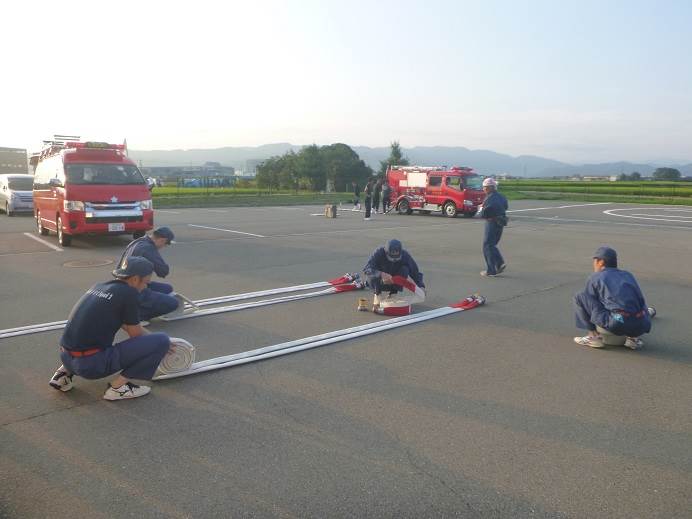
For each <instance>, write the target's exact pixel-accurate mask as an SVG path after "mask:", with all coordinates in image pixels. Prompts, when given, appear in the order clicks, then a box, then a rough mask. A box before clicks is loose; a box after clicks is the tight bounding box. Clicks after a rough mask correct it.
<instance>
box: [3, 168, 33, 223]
mask: <svg viewBox="0 0 692 519" xmlns="http://www.w3.org/2000/svg"><path fill="white" fill-rule="evenodd" d="M33 189H34V176H33V175H19V174H14V173H10V174H7V175H0V210H2V211H5V214H7V216H14V213H16V212H18V211H30V212H33V210H34V191H33Z"/></svg>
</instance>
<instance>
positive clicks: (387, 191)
mask: <svg viewBox="0 0 692 519" xmlns="http://www.w3.org/2000/svg"><path fill="white" fill-rule="evenodd" d="M391 196H392V188H391V187H389V184H388V183H387V181H386V180H385V181H384V184H382V212H383V213H387V212H388V211H389V204H390V201H389V199H390V197H391Z"/></svg>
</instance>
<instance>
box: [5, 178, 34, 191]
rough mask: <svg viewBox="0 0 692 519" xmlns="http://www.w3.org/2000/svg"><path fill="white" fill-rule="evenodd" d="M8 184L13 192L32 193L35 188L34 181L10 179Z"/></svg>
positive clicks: (29, 179) (30, 179)
mask: <svg viewBox="0 0 692 519" xmlns="http://www.w3.org/2000/svg"><path fill="white" fill-rule="evenodd" d="M8 184H9V187H10V189H11V190H12V191H31V190H32V189H33V188H34V179H33V178H12V177H10V178H9V182H8Z"/></svg>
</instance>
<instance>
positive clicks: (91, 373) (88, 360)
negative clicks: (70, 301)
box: [60, 279, 170, 380]
mask: <svg viewBox="0 0 692 519" xmlns="http://www.w3.org/2000/svg"><path fill="white" fill-rule="evenodd" d="M138 307H139V302H138V292H137V290H136V289H135V288H132V287H131V286H129V285H128V284H127V283H125V282H124V281H121V280H118V279H116V280H113V281H107V282H105V283H98V284H96V285H94V286H93V287H91V288H90V289H89V290H87V292H86V294H84V295H83V296H82V297H81V299H80V300H79V301H78V302H77V304H76V305H75V307H74V308H73V309H72V312H71V313H70V317H69V319H68V321H67V326H66V327H65V332H64V333H63V336H62V339H61V340H60V360H61V361H62V363H63V365H64V366H65V367H66V368H67V369H68V370H69V371H70V372H71V373H74V374H75V375H79V376H80V377H83V378H86V379H97V378H103V377H107V376H109V375H112V374H114V373H117V372H118V371H121V370H122V376H123V377H125V378H128V379H129V378H134V379H140V380H150V379H151V378H152V377H153V376H154V372H155V371H156V368H157V367H158V365H159V364H160V363H161V360H162V359H163V357H164V356H165V355H166V353H167V352H168V349H169V346H170V339H169V337H168V335H166V334H165V333H150V334H147V335H140V336H138V337H134V338H130V339H127V340H124V341H122V342H119V343H117V344H113V341H114V339H115V334H116V333H117V332H118V330H119V329H120V328H121V327H122V326H123V325H131V326H135V325H138V324H139V322H140V317H139V310H138Z"/></svg>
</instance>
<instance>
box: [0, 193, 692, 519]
mask: <svg viewBox="0 0 692 519" xmlns="http://www.w3.org/2000/svg"><path fill="white" fill-rule="evenodd" d="M511 209H512V211H513V212H512V213H511V222H510V225H509V227H507V228H506V230H505V235H504V236H503V239H502V242H501V243H500V248H501V250H502V252H503V254H504V256H505V259H506V260H507V263H508V269H507V271H506V273H505V274H504V275H502V276H501V277H498V278H494V279H487V278H481V277H480V276H479V271H480V270H481V269H482V268H483V262H482V255H481V239H482V228H483V222H482V221H480V220H477V219H473V220H470V219H465V218H457V219H447V218H444V217H442V216H434V215H433V216H421V215H411V216H401V215H395V214H392V215H376V216H375V217H374V218H373V220H371V221H369V222H366V221H363V219H362V214H361V213H354V212H350V211H341V213H340V216H339V217H338V218H337V219H326V218H324V217H321V216H313V214H315V213H320V212H321V208H319V207H314V206H312V207H310V206H306V207H277V208H228V209H223V208H215V209H175V210H160V211H158V212H157V216H156V217H157V224H159V225H162V224H166V225H169V226H171V227H172V228H173V229H174V231H175V233H176V237H177V241H178V243H177V244H176V245H174V246H172V247H170V248H167V249H166V250H165V251H164V256H165V257H166V259H167V260H168V261H169V263H170V264H171V265H172V275H171V277H170V278H169V279H170V281H171V282H172V283H173V284H174V285H175V287H176V290H178V291H180V292H182V293H184V294H185V295H187V296H188V297H191V298H194V299H199V298H204V297H212V296H220V295H226V294H234V293H239V292H247V291H253V290H260V289H265V288H276V287H281V286H287V285H295V284H300V283H309V282H314V281H321V280H326V279H329V278H333V277H337V276H339V275H341V274H343V273H344V272H347V271H358V270H360V269H361V268H362V266H363V265H364V264H365V262H366V260H367V258H368V255H369V253H370V252H371V251H372V250H373V249H374V248H375V247H376V246H378V245H380V244H383V243H384V242H385V241H386V240H387V239H390V238H399V239H401V240H402V241H403V243H404V246H405V248H407V249H408V250H409V251H410V252H411V253H412V254H413V256H414V257H415V258H416V260H417V261H418V263H419V265H420V267H421V270H422V271H423V272H424V273H425V281H426V284H427V287H428V300H427V301H426V302H425V303H424V304H422V305H420V307H419V308H418V311H422V310H426V309H431V308H436V307H440V306H445V305H447V304H450V303H453V302H455V301H457V300H459V299H462V298H463V297H465V296H467V295H469V294H472V293H474V292H480V293H481V294H483V295H484V296H486V297H487V299H488V303H487V305H486V306H484V307H481V308H479V309H476V310H473V311H470V312H463V313H461V314H455V315H452V316H447V317H443V318H440V319H436V320H433V321H429V322H426V323H422V324H417V325H412V326H410V327H405V328H400V329H397V330H392V331H389V332H386V333H381V334H377V335H372V336H368V337H363V338H360V339H355V340H352V341H348V342H343V343H338V344H335V345H331V346H326V347H323V348H317V349H313V350H310V351H305V352H301V353H296V354H292V355H287V356H284V357H279V358H275V359H271V360H267V361H263V362H258V363H254V364H248V365H244V366H240V367H234V368H230V369H225V370H220V371H215V372H212V373H207V374H202V375H197V376H192V377H187V378H181V379H176V380H171V381H165V382H158V383H154V384H153V391H152V393H151V395H149V396H147V397H145V398H141V399H138V400H133V401H126V402H115V403H111V402H106V401H103V400H102V399H101V396H102V394H103V391H104V389H105V386H106V381H105V380H101V381H87V380H83V379H76V387H75V389H74V390H72V391H71V392H69V393H65V394H62V393H59V392H57V391H54V390H52V389H51V388H50V387H49V386H48V384H47V382H48V379H49V378H50V376H51V375H52V374H53V371H54V370H55V368H56V367H57V365H58V363H59V362H58V355H57V344H58V340H59V337H60V332H49V333H43V334H40V335H32V336H24V337H15V338H11V339H5V340H0V351H1V352H2V362H0V380H1V381H2V382H1V384H2V385H1V386H0V516H1V517H18V518H24V517H49V516H50V517H53V516H56V515H57V514H59V515H65V514H69V515H81V516H83V517H90V518H91V517H95V518H98V517H416V518H420V517H452V516H453V517H584V518H595V517H608V518H617V517H622V518H633V517H646V518H653V517H665V518H671V517H690V510H691V509H692V497H691V496H692V416H691V413H690V410H691V409H692V377H691V376H690V375H692V369H691V367H692V345H691V344H690V339H689V338H690V336H692V319H690V317H689V314H690V309H691V308H692V304H691V303H690V288H691V285H692V283H691V280H692V261H690V258H692V254H691V253H692V212H690V211H691V210H690V208H683V207H675V206H667V207H663V208H656V207H651V206H636V205H632V204H622V205H620V204H580V203H577V202H575V203H569V202H565V201H560V202H546V201H517V202H514V203H512V204H511ZM25 233H28V235H27V234H25ZM241 233H245V234H241ZM30 236H34V237H38V235H37V234H36V232H35V230H34V223H33V219H32V218H31V217H30V216H19V217H16V218H7V217H5V216H4V215H3V216H1V217H0V302H1V308H2V310H1V311H0V328H10V327H15V326H20V325H25V324H32V323H39V322H47V321H55V320H61V319H64V318H66V316H67V314H68V313H69V310H70V308H71V307H72V305H73V304H74V302H75V301H76V300H77V299H78V298H79V297H80V296H81V295H82V293H83V292H84V291H85V290H86V289H87V288H88V287H89V286H90V285H91V284H92V283H95V282H99V281H103V280H106V279H109V277H110V274H109V273H110V270H111V269H112V268H113V265H112V264H110V265H104V263H107V262H109V261H114V260H116V259H117V257H118V256H119V254H120V251H121V250H122V248H123V247H124V246H125V245H126V244H127V242H128V238H127V237H125V236H119V237H98V238H93V239H87V240H83V239H76V240H75V241H74V242H73V246H72V247H69V248H65V249H64V250H59V249H60V248H59V247H57V240H56V238H55V236H54V235H53V234H51V235H50V236H48V237H41V238H42V239H43V240H44V241H43V242H39V241H37V240H35V239H33V238H31V237H30ZM603 244H609V245H611V246H613V247H615V248H616V249H617V250H618V253H619V255H620V266H621V267H622V268H624V269H627V270H630V271H632V272H633V273H634V274H635V275H636V276H637V278H638V280H639V281H640V284H641V286H642V288H643V290H644V293H645V295H646V297H647V300H648V302H649V304H652V305H654V306H656V308H657V310H658V316H657V318H656V320H655V321H654V329H653V333H652V334H650V335H648V336H645V338H644V339H645V342H646V346H645V349H643V350H641V351H636V352H635V351H630V350H628V349H625V348H615V347H611V348H607V349H604V350H593V349H590V348H587V347H582V346H578V345H576V344H574V342H573V341H572V337H573V336H574V335H576V334H577V330H576V329H575V328H574V321H573V313H572V307H571V304H572V303H571V301H572V295H573V293H574V292H576V291H578V290H581V289H582V288H583V285H584V281H585V279H586V277H587V276H588V274H589V272H590V269H591V254H592V253H593V251H594V250H595V249H596V248H597V247H598V246H600V245H603ZM55 249H58V250H55ZM75 261H76V262H79V263H78V264H81V265H91V264H93V265H98V264H100V266H93V267H89V266H87V267H81V268H74V267H69V266H66V264H67V265H73V264H71V263H70V262H75ZM362 295H363V294H362V293H359V292H352V293H344V294H337V295H330V296H326V297H320V298H315V299H310V300H306V301H298V302H291V303H285V304H279V305H275V306H271V307H264V308H259V309H252V310H246V311H241V312H235V313H231V314H223V315H217V316H213V317H203V318H199V319H191V320H186V321H181V322H171V323H159V324H152V327H151V328H152V329H154V330H163V331H166V332H168V333H169V334H170V335H171V336H178V337H184V338H186V339H188V340H189V341H191V342H192V343H193V344H195V345H196V346H197V349H198V359H205V358H210V357H216V356H219V355H226V354H230V353H235V352H240V351H245V350H249V349H253V348H257V347H260V346H265V345H269V344H275V343H279V342H283V341H286V340H291V339H296V338H301V337H306V336H309V335H314V334H317V333H323V332H327V331H332V330H337V329H342V328H346V327H350V326H354V325H356V324H362V323H366V322H373V321H377V320H381V319H383V318H382V317H381V316H376V315H374V314H370V313H363V312H357V311H356V302H357V299H358V297H360V296H362Z"/></svg>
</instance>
